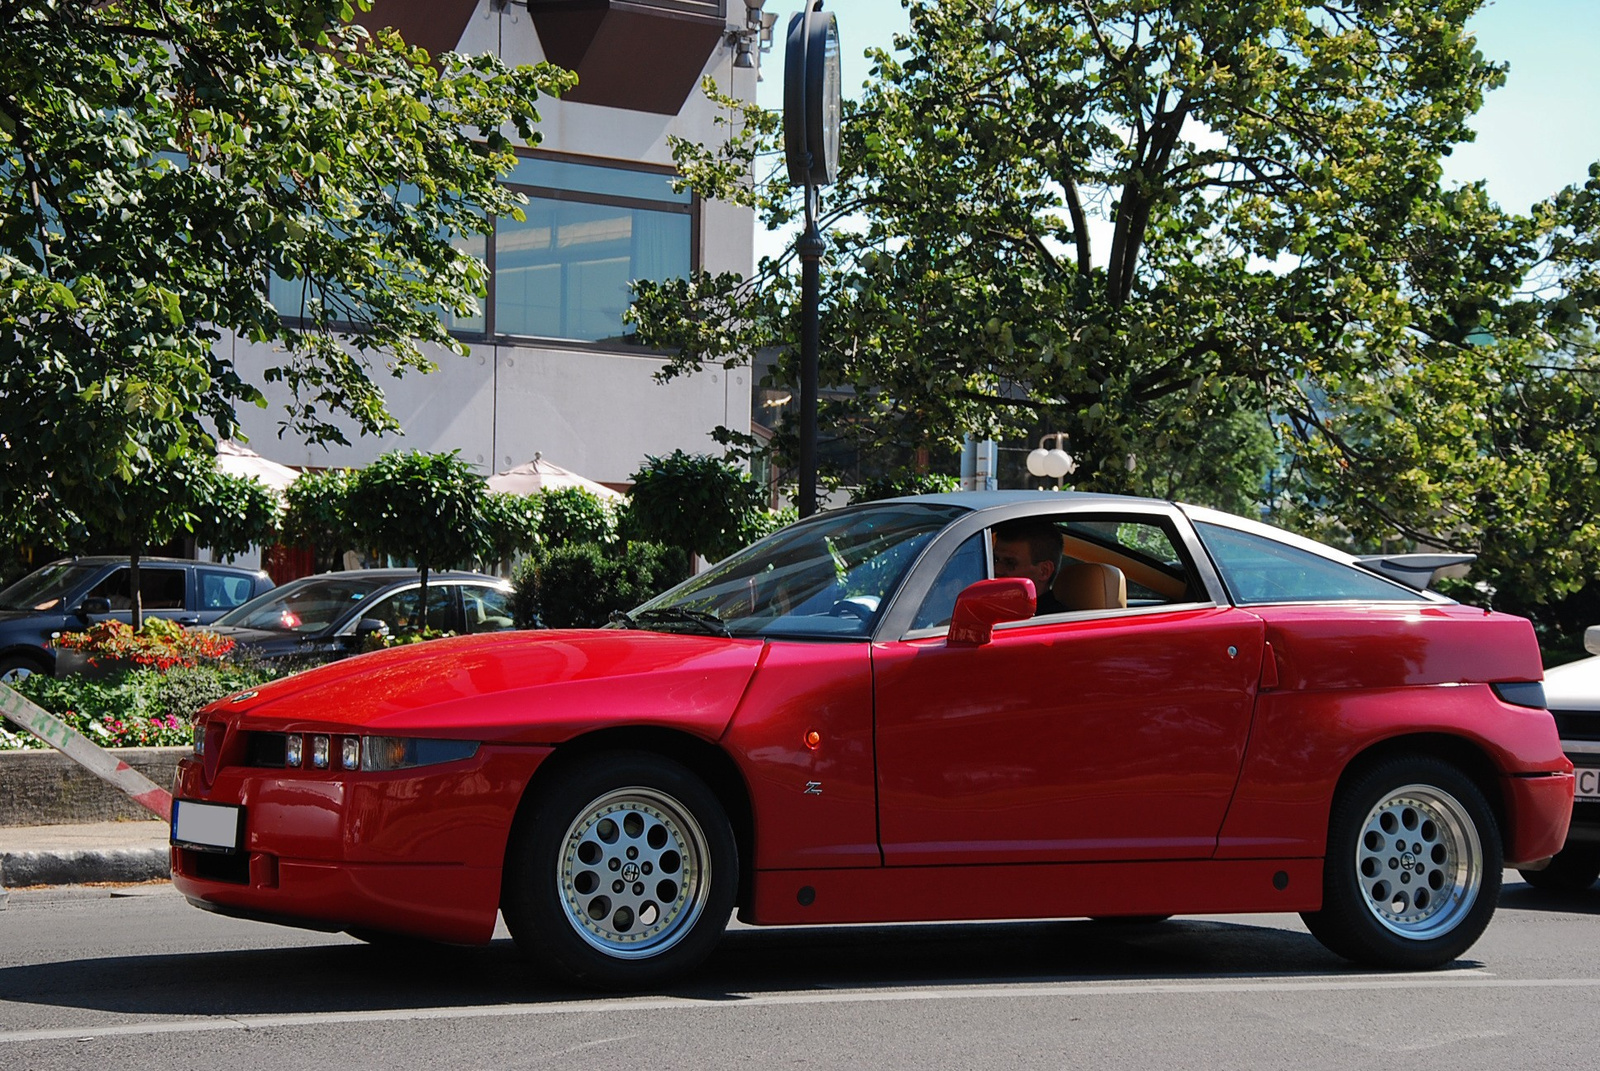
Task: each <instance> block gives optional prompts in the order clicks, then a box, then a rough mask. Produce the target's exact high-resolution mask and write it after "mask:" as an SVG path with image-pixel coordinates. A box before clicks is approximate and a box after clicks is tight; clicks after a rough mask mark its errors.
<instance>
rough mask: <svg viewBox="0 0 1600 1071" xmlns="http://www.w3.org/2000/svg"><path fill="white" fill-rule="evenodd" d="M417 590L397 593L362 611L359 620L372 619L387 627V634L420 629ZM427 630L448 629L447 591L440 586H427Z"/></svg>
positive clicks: (447, 589)
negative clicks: (388, 632)
mask: <svg viewBox="0 0 1600 1071" xmlns="http://www.w3.org/2000/svg"><path fill="white" fill-rule="evenodd" d="M420 595H421V589H419V588H411V589H409V590H407V591H399V592H396V593H395V594H393V595H390V596H389V597H388V598H386V599H380V600H379V601H378V602H376V603H374V604H373V605H371V606H369V607H367V608H366V609H365V610H363V611H362V613H361V617H362V619H363V620H365V619H367V618H376V619H377V620H379V621H382V622H383V623H384V624H385V625H388V626H389V631H390V632H391V633H399V632H411V631H415V630H417V629H420V628H422V627H423V623H422V618H421V615H420V614H419V613H418V612H417V610H418V607H419V606H420V605H421V603H420V602H419V598H420ZM427 627H428V628H431V629H438V630H439V631H444V630H446V629H448V628H449V627H450V589H449V588H447V587H446V586H445V585H443V584H429V585H428V622H427Z"/></svg>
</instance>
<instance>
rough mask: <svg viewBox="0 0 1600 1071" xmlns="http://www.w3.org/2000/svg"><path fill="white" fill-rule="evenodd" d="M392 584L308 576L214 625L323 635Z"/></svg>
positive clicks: (363, 578) (390, 579) (391, 581)
mask: <svg viewBox="0 0 1600 1071" xmlns="http://www.w3.org/2000/svg"><path fill="white" fill-rule="evenodd" d="M392 584H394V578H393V577H379V576H349V577H343V576H340V577H316V576H313V577H307V578H305V579H304V580H295V581H292V582H290V583H288V584H285V585H284V586H283V587H281V588H273V589H272V590H271V591H269V592H267V593H266V594H264V595H257V596H256V597H255V598H253V599H251V600H250V601H249V602H247V603H245V604H244V605H243V606H239V607H236V608H235V609H232V610H229V611H228V612H227V613H225V614H223V615H222V616H221V617H219V618H217V620H216V621H215V622H214V624H217V625H224V626H232V627H235V628H253V629H261V630H263V631H266V632H285V633H290V632H293V633H309V632H321V631H322V630H323V629H325V628H327V627H328V626H329V625H331V624H333V623H334V622H335V621H338V620H339V619H341V618H343V617H344V616H345V614H346V612H347V611H348V610H349V609H350V607H351V606H353V605H354V604H356V603H358V602H360V601H361V600H363V599H365V598H367V597H368V596H370V595H372V594H373V593H374V592H377V591H380V590H382V589H384V588H387V587H389V586H391V585H392Z"/></svg>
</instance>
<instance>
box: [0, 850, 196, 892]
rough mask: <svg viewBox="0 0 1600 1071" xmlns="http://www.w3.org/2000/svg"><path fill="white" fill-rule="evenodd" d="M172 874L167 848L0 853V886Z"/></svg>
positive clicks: (147, 878) (132, 879) (152, 878)
mask: <svg viewBox="0 0 1600 1071" xmlns="http://www.w3.org/2000/svg"><path fill="white" fill-rule="evenodd" d="M171 876H172V869H171V865H170V858H169V856H168V853H167V850H166V849H165V848H110V849H103V850H96V849H85V850H67V851H25V852H6V853H5V854H4V855H0V889H3V888H5V887H6V886H10V887H11V888H13V889H15V888H20V887H21V886H23V885H85V884H88V883H89V882H94V881H126V882H135V881H155V880H158V879H165V878H170V877H171ZM0 896H4V894H3V893H0ZM0 902H3V901H0Z"/></svg>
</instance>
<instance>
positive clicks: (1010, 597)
mask: <svg viewBox="0 0 1600 1071" xmlns="http://www.w3.org/2000/svg"><path fill="white" fill-rule="evenodd" d="M1035 599H1036V596H1035V594H1034V590H1033V581H1031V580H1029V579H1028V578H1027V577H1021V576H1009V577H997V578H996V579H994V580H980V581H978V582H977V583H976V584H971V585H969V586H967V587H966V588H965V589H963V590H962V592H961V594H960V595H957V596H956V608H955V612H954V613H952V614H951V615H950V638H949V639H948V640H947V641H946V644H947V645H948V646H950V647H982V646H983V645H984V644H986V643H988V642H989V641H990V640H992V639H994V627H995V626H996V625H998V624H1000V623H1001V622H1002V621H1025V620H1027V619H1028V618H1030V617H1032V616H1033V611H1034V606H1035Z"/></svg>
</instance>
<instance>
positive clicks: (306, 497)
mask: <svg viewBox="0 0 1600 1071" xmlns="http://www.w3.org/2000/svg"><path fill="white" fill-rule="evenodd" d="M353 482H354V477H353V476H352V475H351V473H350V472H349V471H347V470H345V469H324V470H323V471H321V472H305V473H301V474H300V475H299V476H296V477H295V479H294V482H293V483H291V484H290V485H289V487H288V489H287V490H285V491H284V502H285V509H284V514H283V520H282V524H281V529H282V534H283V541H284V542H285V543H288V544H289V545H291V546H296V547H303V548H311V549H312V550H313V552H314V555H315V561H316V568H317V571H318V572H327V571H328V570H330V569H337V568H339V564H338V563H339V555H340V553H341V552H342V551H343V550H345V549H348V548H350V547H352V546H354V545H356V542H357V535H356V531H355V525H354V524H353V522H352V521H351V519H350V495H351V488H352V485H353Z"/></svg>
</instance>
